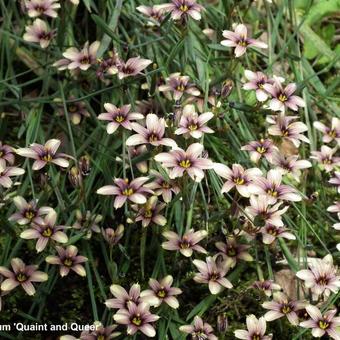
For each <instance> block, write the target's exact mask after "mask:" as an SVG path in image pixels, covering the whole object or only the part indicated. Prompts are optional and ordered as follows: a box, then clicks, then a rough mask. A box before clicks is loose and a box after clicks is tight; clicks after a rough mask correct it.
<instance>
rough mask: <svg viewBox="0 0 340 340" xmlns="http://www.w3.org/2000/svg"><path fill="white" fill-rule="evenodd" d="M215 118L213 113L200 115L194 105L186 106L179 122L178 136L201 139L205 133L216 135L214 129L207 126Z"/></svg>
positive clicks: (176, 132)
mask: <svg viewBox="0 0 340 340" xmlns="http://www.w3.org/2000/svg"><path fill="white" fill-rule="evenodd" d="M213 117H214V114H213V113H212V112H205V113H202V114H200V115H198V114H197V112H195V106H194V105H190V104H188V105H185V106H184V109H183V114H182V117H181V119H180V122H179V127H178V129H176V131H175V134H176V135H182V134H185V135H190V136H191V137H193V138H197V139H198V138H201V137H202V136H203V134H204V133H214V131H213V130H212V129H210V128H209V127H207V126H205V124H206V123H207V122H208V121H209V120H210V119H211V118H213Z"/></svg>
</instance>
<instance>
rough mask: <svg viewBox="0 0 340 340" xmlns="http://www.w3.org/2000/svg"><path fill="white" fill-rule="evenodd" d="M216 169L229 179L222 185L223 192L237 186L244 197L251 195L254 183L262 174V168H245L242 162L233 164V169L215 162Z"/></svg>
mask: <svg viewBox="0 0 340 340" xmlns="http://www.w3.org/2000/svg"><path fill="white" fill-rule="evenodd" d="M214 170H215V172H216V173H217V174H218V175H219V176H221V177H223V178H226V179H227V181H226V182H225V183H224V184H223V186H222V189H221V193H222V194H223V193H227V192H229V191H230V190H231V189H232V188H234V187H235V188H236V190H237V191H238V193H239V194H240V195H241V196H243V197H249V196H250V195H251V194H252V193H253V184H254V182H255V180H256V179H257V177H258V176H261V175H262V171H261V170H260V169H258V168H251V169H246V170H244V168H243V167H242V165H240V164H233V165H232V169H230V168H229V167H228V166H226V165H224V164H221V163H215V164H214Z"/></svg>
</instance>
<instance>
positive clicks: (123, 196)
mask: <svg viewBox="0 0 340 340" xmlns="http://www.w3.org/2000/svg"><path fill="white" fill-rule="evenodd" d="M148 180H149V178H148V177H138V178H135V179H134V180H132V181H131V182H130V183H129V180H128V179H122V178H116V179H115V180H114V183H115V184H116V185H105V186H103V187H101V188H99V189H98V190H97V194H99V195H114V196H116V198H115V201H114V207H115V209H118V208H120V207H122V206H123V205H124V203H125V202H126V200H129V201H131V202H133V203H137V204H144V203H146V197H145V196H146V194H153V191H152V190H150V189H148V188H147V187H146V186H144V183H145V182H147V181H148Z"/></svg>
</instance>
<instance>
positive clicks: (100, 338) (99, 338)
mask: <svg viewBox="0 0 340 340" xmlns="http://www.w3.org/2000/svg"><path fill="white" fill-rule="evenodd" d="M97 340H105V336H104V335H98V336H97Z"/></svg>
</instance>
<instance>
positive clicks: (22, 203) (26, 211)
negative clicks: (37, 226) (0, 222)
mask: <svg viewBox="0 0 340 340" xmlns="http://www.w3.org/2000/svg"><path fill="white" fill-rule="evenodd" d="M13 203H14V204H15V206H16V207H17V209H18V210H19V211H18V212H16V213H14V214H13V215H11V216H10V217H9V219H8V220H9V221H15V222H17V223H18V224H20V225H25V224H29V223H32V222H38V221H39V220H40V218H41V216H43V215H46V214H48V213H49V212H50V211H52V210H53V209H52V208H50V207H45V206H44V207H40V208H39V207H38V206H37V203H38V201H37V200H32V201H30V202H29V203H27V201H26V200H25V199H24V198H23V197H22V196H15V197H14V198H13Z"/></svg>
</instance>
